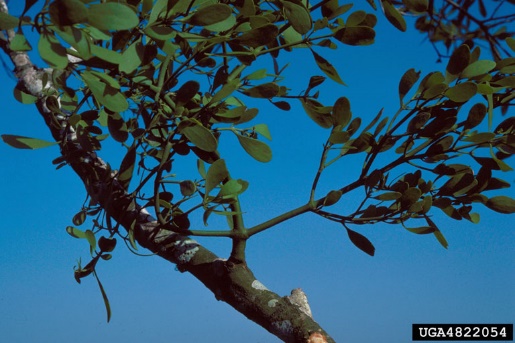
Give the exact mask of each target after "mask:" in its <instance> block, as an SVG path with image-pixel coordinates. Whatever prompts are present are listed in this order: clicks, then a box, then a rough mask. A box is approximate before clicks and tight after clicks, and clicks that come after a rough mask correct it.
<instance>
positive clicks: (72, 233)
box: [66, 226, 86, 238]
mask: <svg viewBox="0 0 515 343" xmlns="http://www.w3.org/2000/svg"><path fill="white" fill-rule="evenodd" d="M66 232H68V234H69V235H70V236H72V237H75V238H86V234H85V233H84V231H82V230H79V229H77V228H76V227H73V226H67V227H66Z"/></svg>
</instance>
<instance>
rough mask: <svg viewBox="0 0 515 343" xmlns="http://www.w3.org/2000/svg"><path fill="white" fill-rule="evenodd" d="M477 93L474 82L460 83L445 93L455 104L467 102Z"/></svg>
mask: <svg viewBox="0 0 515 343" xmlns="http://www.w3.org/2000/svg"><path fill="white" fill-rule="evenodd" d="M476 93H477V85H476V84H475V83H473V82H463V83H458V84H457V85H456V86H454V87H451V88H449V89H447V90H446V91H445V93H444V94H445V96H447V97H448V98H449V99H450V100H452V101H454V102H467V101H468V100H469V99H470V98H472V97H473V96H474V95H476Z"/></svg>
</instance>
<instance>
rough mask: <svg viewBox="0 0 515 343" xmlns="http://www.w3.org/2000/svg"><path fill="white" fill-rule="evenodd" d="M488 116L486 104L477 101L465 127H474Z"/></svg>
mask: <svg viewBox="0 0 515 343" xmlns="http://www.w3.org/2000/svg"><path fill="white" fill-rule="evenodd" d="M485 116H486V106H485V105H484V104H482V103H477V104H475V105H474V106H472V107H471V109H470V111H469V114H468V117H467V121H466V122H465V126H464V128H465V129H472V128H474V127H476V126H478V125H479V124H481V122H482V121H483V119H485Z"/></svg>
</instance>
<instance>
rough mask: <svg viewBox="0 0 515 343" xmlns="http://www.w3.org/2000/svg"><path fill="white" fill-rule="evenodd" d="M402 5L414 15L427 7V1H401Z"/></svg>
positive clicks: (424, 10)
mask: <svg viewBox="0 0 515 343" xmlns="http://www.w3.org/2000/svg"><path fill="white" fill-rule="evenodd" d="M402 2H403V3H404V5H406V7H407V8H408V9H409V10H410V11H413V12H414V13H423V12H426V11H427V8H428V6H429V3H428V0H402Z"/></svg>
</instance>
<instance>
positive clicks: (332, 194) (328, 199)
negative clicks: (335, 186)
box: [324, 190, 343, 206]
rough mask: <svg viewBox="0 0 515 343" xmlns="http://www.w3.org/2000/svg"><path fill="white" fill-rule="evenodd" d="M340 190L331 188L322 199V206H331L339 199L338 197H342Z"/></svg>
mask: <svg viewBox="0 0 515 343" xmlns="http://www.w3.org/2000/svg"><path fill="white" fill-rule="evenodd" d="M342 194H343V193H342V191H340V190H336V191H335V190H332V191H329V193H327V195H326V196H325V199H324V206H331V205H334V204H336V203H337V202H338V201H340V198H341V197H342Z"/></svg>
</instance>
